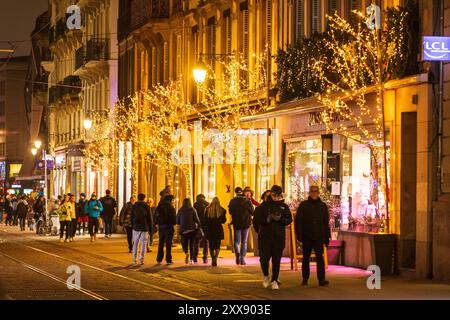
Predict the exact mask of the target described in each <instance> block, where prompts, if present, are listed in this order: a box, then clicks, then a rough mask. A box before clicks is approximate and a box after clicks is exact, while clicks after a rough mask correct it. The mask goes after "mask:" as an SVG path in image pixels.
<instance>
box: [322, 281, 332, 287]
mask: <svg viewBox="0 0 450 320" xmlns="http://www.w3.org/2000/svg"><path fill="white" fill-rule="evenodd" d="M329 284H330V282H329V281H328V280H323V281H319V286H321V287H325V286H327V285H329Z"/></svg>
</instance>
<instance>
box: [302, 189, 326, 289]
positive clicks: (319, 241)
mask: <svg viewBox="0 0 450 320" xmlns="http://www.w3.org/2000/svg"><path fill="white" fill-rule="evenodd" d="M319 196H320V191H319V187H318V186H310V188H309V197H308V199H307V200H305V201H302V202H301V203H300V205H299V207H298V209H297V214H296V216H295V234H296V236H297V240H298V241H300V242H301V243H302V244H303V261H302V277H303V281H302V285H308V279H309V276H310V270H309V259H310V257H311V252H312V250H314V252H315V254H316V261H317V278H318V280H319V285H320V286H326V285H328V284H329V282H328V281H327V280H326V279H325V262H324V259H323V251H324V250H323V247H324V245H325V246H328V244H329V243H330V238H331V232H330V226H329V222H330V215H329V212H328V207H327V205H326V203H324V202H323V201H322V200H321V199H320V197H319Z"/></svg>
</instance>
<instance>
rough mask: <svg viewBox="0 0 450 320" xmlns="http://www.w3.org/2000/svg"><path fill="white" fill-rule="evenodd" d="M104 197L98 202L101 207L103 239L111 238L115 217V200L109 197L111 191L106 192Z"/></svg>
mask: <svg viewBox="0 0 450 320" xmlns="http://www.w3.org/2000/svg"><path fill="white" fill-rule="evenodd" d="M105 193H106V195H105V196H104V197H103V198H100V202H101V203H102V206H103V211H102V218H103V223H104V225H105V238H111V235H112V229H113V228H112V225H113V219H114V216H115V215H116V210H117V202H116V199H114V198H113V197H111V191H109V190H106V192H105Z"/></svg>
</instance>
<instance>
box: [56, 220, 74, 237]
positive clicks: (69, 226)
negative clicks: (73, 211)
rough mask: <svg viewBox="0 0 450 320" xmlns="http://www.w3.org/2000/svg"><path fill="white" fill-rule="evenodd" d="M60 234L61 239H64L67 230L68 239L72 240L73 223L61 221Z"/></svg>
mask: <svg viewBox="0 0 450 320" xmlns="http://www.w3.org/2000/svg"><path fill="white" fill-rule="evenodd" d="M59 224H60V228H61V230H60V232H59V238H60V239H62V238H63V237H64V230H66V239H68V238H70V236H71V234H72V221H60V222H59Z"/></svg>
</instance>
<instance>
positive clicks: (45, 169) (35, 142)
mask: <svg viewBox="0 0 450 320" xmlns="http://www.w3.org/2000/svg"><path fill="white" fill-rule="evenodd" d="M34 146H35V148H32V149H31V153H32V154H33V156H35V155H36V154H37V152H38V150H39V149H40V148H41V147H42V141H41V140H36V141H34ZM42 158H43V159H44V197H45V212H47V152H46V150H45V148H42Z"/></svg>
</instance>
